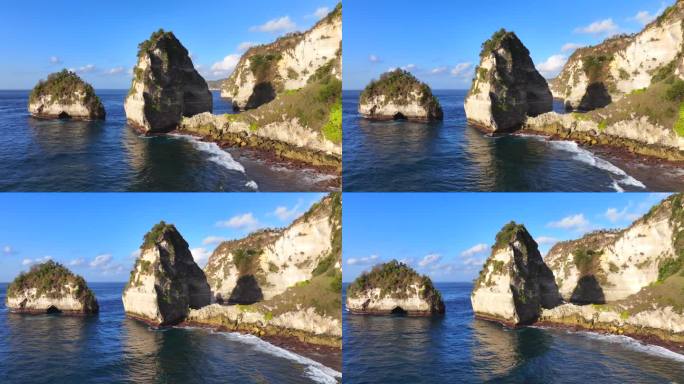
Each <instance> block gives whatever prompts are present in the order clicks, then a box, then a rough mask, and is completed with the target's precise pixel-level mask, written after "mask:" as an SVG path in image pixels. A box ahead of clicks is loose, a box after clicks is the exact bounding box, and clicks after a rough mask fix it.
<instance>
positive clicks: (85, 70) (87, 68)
mask: <svg viewBox="0 0 684 384" xmlns="http://www.w3.org/2000/svg"><path fill="white" fill-rule="evenodd" d="M95 69H96V68H95V66H94V65H93V64H88V65H85V66H83V67H79V68H70V69H69V70H70V71H71V72H74V73H92V72H95Z"/></svg>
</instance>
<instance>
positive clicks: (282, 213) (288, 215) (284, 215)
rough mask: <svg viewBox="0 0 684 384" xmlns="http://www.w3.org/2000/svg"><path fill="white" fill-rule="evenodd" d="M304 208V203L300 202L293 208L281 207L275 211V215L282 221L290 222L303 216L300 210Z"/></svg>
mask: <svg viewBox="0 0 684 384" xmlns="http://www.w3.org/2000/svg"><path fill="white" fill-rule="evenodd" d="M301 206H302V201H301V200H299V201H298V202H297V204H296V205H295V206H294V207H292V208H289V209H288V208H287V207H285V206H279V207H277V208H276V209H275V211H273V214H274V215H276V217H277V218H278V219H280V220H282V221H288V220H291V219H294V218H295V217H297V216H299V215H300V214H301V212H300V210H299V208H300V207H301Z"/></svg>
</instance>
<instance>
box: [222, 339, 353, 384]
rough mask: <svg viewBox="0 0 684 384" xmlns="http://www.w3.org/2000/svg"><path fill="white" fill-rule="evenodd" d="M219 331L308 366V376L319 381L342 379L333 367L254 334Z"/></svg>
mask: <svg viewBox="0 0 684 384" xmlns="http://www.w3.org/2000/svg"><path fill="white" fill-rule="evenodd" d="M219 333H220V334H221V335H223V336H225V337H226V338H228V339H230V340H232V341H237V342H239V343H243V344H247V345H250V346H252V347H253V348H254V349H256V350H258V351H259V352H265V353H268V354H270V355H273V356H277V357H282V358H285V359H288V360H292V361H295V362H297V363H298V364H301V365H304V366H306V369H305V370H304V373H305V374H306V376H307V377H308V378H310V379H311V380H313V381H315V382H317V383H323V384H336V383H338V379H340V380H341V379H342V373H340V372H337V371H336V370H334V369H332V368H329V367H326V366H325V365H323V364H321V363H319V362H317V361H314V360H311V359H309V358H308V357H304V356H301V355H298V354H296V353H293V352H290V351H288V350H286V349H283V348H280V347H276V346H275V345H273V344H271V343H269V342H266V341H264V340H261V339H260V338H258V337H256V336H254V335H243V334H241V333H235V332H219Z"/></svg>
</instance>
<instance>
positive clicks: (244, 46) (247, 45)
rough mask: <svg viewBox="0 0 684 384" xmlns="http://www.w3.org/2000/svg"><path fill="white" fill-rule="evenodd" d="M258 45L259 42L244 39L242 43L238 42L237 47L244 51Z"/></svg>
mask: <svg viewBox="0 0 684 384" xmlns="http://www.w3.org/2000/svg"><path fill="white" fill-rule="evenodd" d="M255 45H257V43H254V42H251V41H243V42H242V43H240V44H238V46H237V49H238V51H240V52H244V51H246V50H248V49H250V48H252V47H253V46H255Z"/></svg>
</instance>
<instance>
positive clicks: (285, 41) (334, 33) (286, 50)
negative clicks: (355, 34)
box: [221, 3, 342, 111]
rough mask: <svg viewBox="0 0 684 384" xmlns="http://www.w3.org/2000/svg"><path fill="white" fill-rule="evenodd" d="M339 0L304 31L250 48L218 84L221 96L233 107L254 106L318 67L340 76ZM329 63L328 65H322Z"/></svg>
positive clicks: (297, 84) (294, 86)
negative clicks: (330, 9) (325, 14)
mask: <svg viewBox="0 0 684 384" xmlns="http://www.w3.org/2000/svg"><path fill="white" fill-rule="evenodd" d="M341 53H342V3H338V4H337V6H336V7H335V9H334V10H333V11H331V12H330V13H329V14H328V15H327V16H325V17H324V18H322V19H321V20H319V21H318V22H317V23H316V25H314V26H313V27H312V28H311V29H309V30H308V31H306V32H294V33H289V34H287V35H285V36H283V37H281V38H279V39H277V40H276V41H275V42H273V43H270V44H263V45H258V46H255V47H252V48H250V49H249V50H247V52H245V54H244V55H243V56H242V57H241V58H240V61H239V62H238V64H237V66H236V67H235V70H234V71H233V73H232V74H231V75H230V76H229V77H228V79H227V80H226V81H224V82H223V84H222V85H221V97H224V98H228V99H231V100H232V103H233V108H234V109H235V110H240V111H242V110H246V109H253V108H257V107H259V106H260V105H263V104H266V103H269V102H271V101H272V100H274V99H275V98H276V95H278V94H280V93H282V92H285V91H294V90H298V89H300V88H303V87H305V86H306V85H307V84H308V83H311V82H312V81H314V79H313V78H314V77H316V73H317V72H319V71H323V72H330V73H332V75H333V76H334V77H335V78H336V79H337V80H341V79H342V68H341V60H336V61H334V62H333V64H332V65H331V60H332V59H335V58H336V57H340V56H341ZM326 66H330V68H325V67H326Z"/></svg>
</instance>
